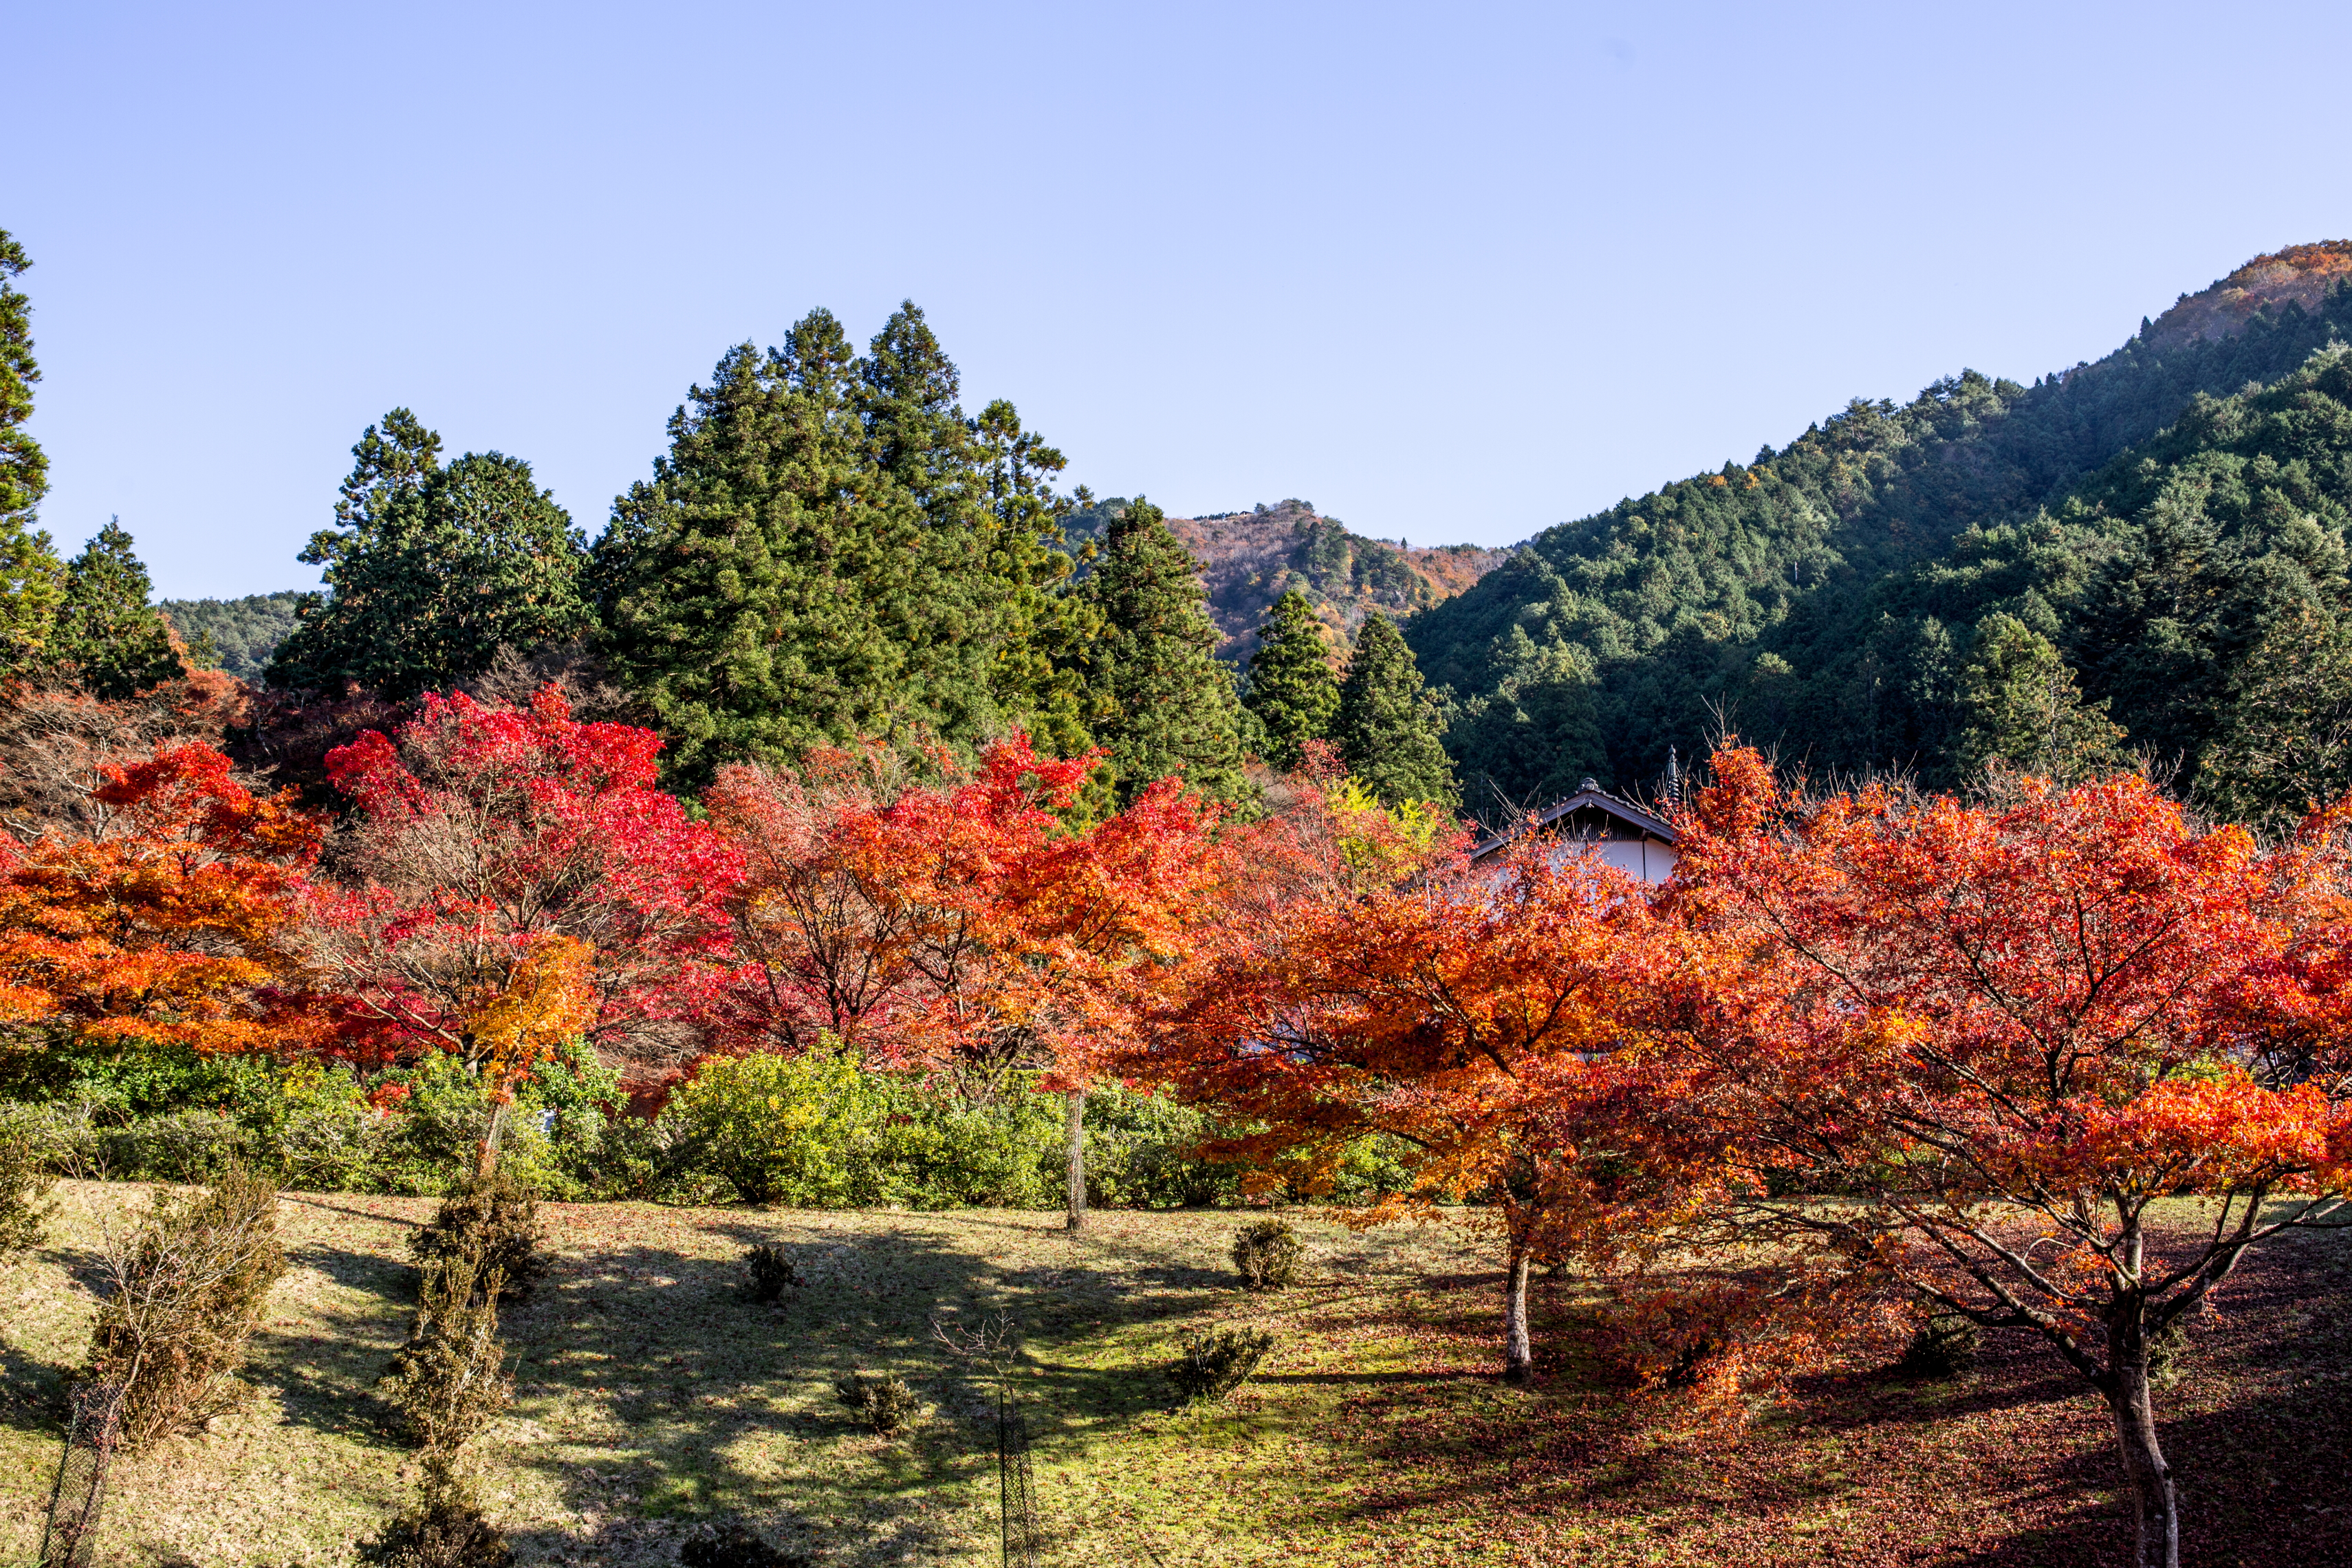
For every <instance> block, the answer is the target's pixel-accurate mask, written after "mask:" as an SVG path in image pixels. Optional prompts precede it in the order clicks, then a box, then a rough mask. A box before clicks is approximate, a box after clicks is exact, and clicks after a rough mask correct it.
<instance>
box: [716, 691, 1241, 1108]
mask: <svg viewBox="0 0 2352 1568" xmlns="http://www.w3.org/2000/svg"><path fill="white" fill-rule="evenodd" d="M1099 760H1100V757H1099V753H1090V754H1088V755H1086V756H1082V757H1076V758H1072V759H1068V760H1055V759H1052V758H1046V757H1041V756H1039V755H1038V754H1037V753H1036V752H1034V750H1033V749H1032V748H1031V746H1030V744H1029V742H1028V741H1027V740H1026V739H1025V738H1024V737H1020V736H1015V737H1013V739H1011V740H1009V741H1006V742H1001V743H1000V744H998V745H995V746H993V747H991V748H990V749H989V750H988V751H987V752H985V753H984V754H983V755H982V758H981V759H980V763H979V765H978V766H977V767H976V768H974V769H971V770H970V771H965V770H961V769H959V768H957V767H956V766H955V765H954V764H953V763H951V762H950V761H949V760H948V759H945V758H936V759H933V760H932V762H933V766H934V768H935V770H936V773H937V774H938V778H937V782H923V781H919V780H917V779H914V778H911V777H909V776H908V775H907V773H905V772H904V771H903V764H901V763H896V762H894V761H892V760H889V759H887V758H884V757H881V756H879V755H877V754H875V753H871V752H823V753H819V754H817V755H815V756H813V757H812V758H811V759H810V765H809V767H808V769H807V770H806V776H805V777H800V776H794V775H790V774H775V773H767V772H764V771H762V770H758V769H751V768H730V769H728V770H725V771H724V772H722V773H721V775H720V777H719V782H718V783H717V784H716V785H715V786H714V787H713V788H712V790H711V791H710V792H709V795H707V796H706V797H705V798H706V804H707V805H708V806H709V810H710V813H711V819H712V821H713V823H714V824H715V825H716V826H717V827H718V829H719V832H720V834H721V835H722V836H723V837H724V838H725V839H726V841H727V842H728V844H730V846H731V847H733V848H734V849H735V850H736V852H737V853H738V854H739V855H740V857H741V862H742V866H743V876H742V879H741V880H740V883H739V884H738V886H737V888H736V889H735V891H734V893H733V895H732V898H731V900H730V902H731V908H732V911H733V914H734V921H735V932H736V942H737V953H738V956H739V959H740V967H739V968H738V970H737V971H736V972H735V974H734V976H733V978H732V980H731V982H730V984H729V986H728V987H727V989H726V991H725V993H724V995H723V998H722V1006H723V1011H722V1017H723V1020H724V1022H725V1025H726V1027H727V1030H728V1032H729V1034H730V1036H731V1037H733V1038H734V1039H735V1040H736V1041H738V1042H739V1043H740V1044H743V1045H752V1044H760V1043H766V1044H771V1045H775V1046H782V1047H785V1048H788V1049H794V1050H805V1049H810V1048H813V1047H816V1046H817V1045H818V1044H819V1042H820V1041H825V1040H831V1041H835V1042H838V1043H839V1044H840V1045H841V1046H842V1047H845V1048H847V1049H850V1050H853V1051H855V1052H856V1053H858V1054H859V1055H860V1056H861V1057H863V1058H865V1059H866V1060H868V1061H871V1062H874V1063H876V1064H877V1065H881V1066H886V1067H906V1066H916V1067H936V1066H946V1067H951V1068H958V1069H959V1070H961V1069H964V1068H977V1069H979V1070H982V1071H986V1070H990V1069H992V1068H995V1069H1001V1068H1003V1067H1004V1066H1006V1065H1009V1064H1011V1063H1013V1062H1014V1061H1016V1060H1020V1061H1025V1062H1029V1063H1032V1064H1034V1063H1036V1062H1038V1061H1041V1060H1045V1061H1051V1062H1053V1063H1055V1064H1057V1065H1059V1066H1061V1067H1063V1068H1067V1069H1069V1070H1070V1071H1071V1072H1072V1074H1073V1075H1074V1076H1076V1077H1083V1076H1084V1075H1085V1072H1086V1070H1087V1065H1086V1064H1087V1063H1088V1062H1090V1061H1091V1059H1092V1056H1093V1054H1094V1052H1095V1051H1096V1049H1097V1047H1098V1045H1099V1043H1100V1042H1101V1040H1102V1039H1103V1038H1104V1037H1108V1036H1112V1035H1116V1034H1117V1033H1118V1031H1119V1029H1120V1028H1121V1027H1122V1022H1123V1020H1124V1018H1125V1017H1126V1016H1128V1014H1127V1009H1126V1007H1125V1005H1124V999H1126V998H1127V997H1128V996H1129V994H1131V992H1132V989H1133V987H1135V986H1136V985H1138V984H1148V977H1149V976H1150V974H1152V973H1156V972H1158V971H1160V970H1161V969H1163V968H1165V967H1166V966H1167V965H1169V964H1171V963H1172V962H1173V961H1174V959H1175V958H1176V956H1177V955H1178V952H1179V950H1180V949H1181V947H1182V946H1183V945H1184V943H1185V939H1186V933H1187V932H1189V931H1191V930H1192V928H1193V926H1194V925H1195V924H1197V923H1198V921H1199V918H1200V916H1201V914H1202V910H1203V908H1204V906H1203V903H1202V893H1203V891H1204V889H1206V888H1207V887H1208V886H1209V885H1210V884H1211V883H1212V882H1213V880H1214V879H1215V877H1216V875H1217V868H1218V866H1219V863H1220V861H1219V856H1218V853H1217V851H1216V848H1215V846H1214V842H1213V836H1212V830H1213V828H1214V826H1216V822H1217V817H1216V814H1215V812H1214V810H1213V808H1211V807H1209V806H1207V805H1205V804H1204V803H1202V801H1201V800H1200V799H1199V798H1198V797H1196V796H1192V795H1187V794H1185V793H1184V792H1183V790H1182V789H1181V784H1180V783H1179V781H1176V780H1172V779H1171V780H1166V781H1162V782H1161V783H1160V784H1156V785H1154V786H1153V787H1151V788H1150V789H1148V790H1146V791H1145V792H1144V794H1143V795H1141V796H1140V797H1139V798H1138V799H1137V800H1136V802H1135V803H1134V804H1133V805H1130V806H1129V808H1128V809H1127V810H1125V811H1123V812H1121V813H1119V814H1118V816H1114V817H1111V818H1110V819H1108V821H1105V822H1103V823H1100V824H1098V825H1096V826H1092V827H1087V828H1082V827H1078V826H1073V825H1072V824H1071V823H1070V822H1069V821H1068V820H1067V816H1068V815H1069V814H1070V812H1071V809H1072V807H1073V806H1074V805H1075V803H1076V798H1077V795H1078V791H1079V790H1080V788H1081V787H1082V785H1083V784H1084V783H1085V780H1086V778H1087V774H1088V773H1091V772H1092V771H1093V769H1094V768H1095V766H1096V765H1097V763H1098V762H1099Z"/></svg>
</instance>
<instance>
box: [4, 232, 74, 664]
mask: <svg viewBox="0 0 2352 1568" xmlns="http://www.w3.org/2000/svg"><path fill="white" fill-rule="evenodd" d="M31 265H32V263H31V262H30V261H27V260H26V259H25V250H24V247H22V246H20V245H18V244H17V243H16V241H15V240H14V239H11V238H10V237H8V231H7V230H6V229H5V228H0V675H23V674H26V673H27V672H29V671H30V670H32V669H33V668H36V667H37V664H38V662H39V660H40V659H41V658H42V656H43V651H44V650H45V649H46V647H47V644H48V638H49V627H50V624H51V622H52V621H53V620H54V618H55V617H56V615H57V609H58V580H59V579H60V578H61V577H62V576H63V575H64V573H65V569H64V568H63V567H62V566H60V565H59V564H58V554H57V552H56V550H54V549H53V548H51V546H50V544H49V536H48V535H47V534H46V533H43V532H41V531H39V530H38V529H37V528H35V527H34V526H33V525H34V522H35V521H36V519H37V515H38V514H37V512H36V511H35V510H34V509H35V508H37V507H38V506H39V505H40V501H41V498H42V497H43V496H44V495H47V493H48V489H49V459H48V457H47V454H45V453H44V452H43V451H42V450H41V444H40V443H39V442H38V441H36V440H34V439H33V437H32V436H31V435H30V434H28V433H27V432H26V429H25V421H26V419H27V418H28V417H30V416H31V415H32V412H33V383H35V382H37V381H38V380H40V379H41V368H40V366H39V365H37V364H36V363H34V361H33V331H32V306H31V304H30V303H29V302H28V301H27V300H26V298H25V296H24V295H23V294H22V293H20V292H18V291H17V290H16V289H14V288H12V287H10V282H11V280H12V279H16V278H17V277H19V276H21V275H22V274H23V273H24V270H25V269H26V268H28V267H30V266H31Z"/></svg>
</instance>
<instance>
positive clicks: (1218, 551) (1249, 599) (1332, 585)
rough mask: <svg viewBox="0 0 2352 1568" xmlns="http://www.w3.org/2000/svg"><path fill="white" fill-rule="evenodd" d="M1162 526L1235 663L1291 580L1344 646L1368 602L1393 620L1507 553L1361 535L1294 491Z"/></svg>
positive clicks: (1100, 520)
mask: <svg viewBox="0 0 2352 1568" xmlns="http://www.w3.org/2000/svg"><path fill="white" fill-rule="evenodd" d="M1125 504H1126V503H1125V501H1124V500H1106V501H1103V502H1100V503H1098V504H1097V506H1095V507H1093V508H1091V509H1089V510H1087V512H1083V513H1081V514H1079V516H1078V517H1076V518H1075V519H1073V520H1072V526H1071V527H1070V529H1069V530H1068V531H1069V534H1070V537H1071V542H1072V543H1073V544H1077V543H1082V542H1085V541H1086V540H1087V539H1088V538H1091V537H1093V536H1094V535H1095V534H1096V533H1097V532H1098V531H1100V530H1101V529H1102V528H1103V527H1104V526H1107V525H1108V522H1109V521H1110V519H1111V518H1112V517H1114V516H1116V515H1118V509H1120V508H1121V507H1123V506H1124V505H1125ZM1168 528H1169V531H1170V532H1171V533H1173V534H1175V536H1176V537H1177V538H1178V539H1179V540H1181V542H1183V545H1184V548H1185V549H1187V550H1189V551H1191V552H1192V558H1193V560H1195V561H1196V562H1198V563H1200V568H1201V581H1202V585H1203V586H1204V587H1205V588H1206V589H1207V590H1208V595H1209V614H1210V616H1211V617H1212V618H1213V620H1214V621H1215V622H1216V624H1217V629H1218V630H1219V631H1221V632H1223V633H1224V638H1225V640H1224V641H1223V644H1221V645H1220V646H1219V647H1218V649H1217V653H1218V657H1219V658H1224V659H1228V660H1231V661H1234V662H1235V663H1238V662H1240V661H1242V660H1244V659H1246V658H1249V656H1250V655H1251V654H1252V653H1253V652H1255V651H1256V648H1257V628H1258V626H1260V625H1261V624H1262V623H1263V622H1264V621H1265V616H1266V612H1267V610H1268V609H1270V608H1271V607H1272V606H1273V605H1274V602H1275V601H1276V599H1278V598H1280V597H1281V596H1282V595H1283V594H1284V593H1285V592H1286V591H1287V590H1289V589H1291V588H1297V589H1298V590H1299V591H1300V592H1301V593H1303V594H1305V595H1307V598H1308V599H1309V600H1310V601H1312V602H1313V603H1314V605H1315V607H1316V610H1317V613H1318V615H1320V616H1321V617H1322V620H1323V624H1324V625H1325V626H1328V627H1329V628H1330V629H1331V633H1332V646H1333V647H1334V649H1335V651H1344V650H1345V649H1346V648H1347V647H1349V645H1350V644H1351V643H1353V642H1354V640H1355V636H1356V633H1357V631H1358V630H1359V629H1360V627H1361V626H1363V624H1364V619H1365V617H1366V616H1370V614H1371V613H1372V612H1373V611H1374V610H1380V611H1383V612H1385V613H1386V614H1387V615H1388V616H1390V617H1391V619H1397V620H1401V619H1402V618H1403V617H1404V616H1408V615H1410V614H1412V612H1413V611H1415V610H1418V609H1420V608H1422V607H1423V606H1424V605H1433V604H1436V603H1437V602H1438V601H1440V600H1442V599H1450V598H1452V597H1453V596H1454V595H1456V594H1459V593H1461V592H1462V591H1463V590H1464V589H1465V588H1467V587H1469V586H1470V585H1471V584H1474V583H1475V582H1476V581H1478V579H1479V578H1481V577H1483V576H1485V575H1486V574H1487V573H1489V572H1491V571H1493V570H1494V569H1495V568H1496V566H1498V565H1500V564H1501V563H1502V562H1503V559H1504V557H1505V556H1507V555H1508V554H1509V553H1510V552H1509V551H1507V550H1489V549H1486V548H1485V547H1483V546H1480V545H1475V544H1444V545H1438V546H1435V547H1429V546H1425V545H1415V544H1412V542H1410V541H1407V540H1386V539H1368V538H1366V537H1364V536H1363V535H1361V534H1358V533H1351V532H1349V531H1348V529H1347V527H1346V525H1345V524H1343V523H1341V522H1340V521H1339V519H1338V518H1334V517H1325V516H1323V515H1322V514H1321V513H1319V512H1318V511H1317V510H1315V508H1314V506H1313V504H1312V503H1311V502H1307V501H1303V500H1286V501H1283V502H1281V503H1280V504H1278V505H1275V506H1259V507H1257V508H1255V509H1254V510H1249V511H1228V512H1214V513H1211V514H1209V515H1207V516H1204V517H1171V518H1170V519H1169V520H1168Z"/></svg>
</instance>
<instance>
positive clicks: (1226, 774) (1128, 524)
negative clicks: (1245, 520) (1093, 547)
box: [1079, 498, 1243, 807]
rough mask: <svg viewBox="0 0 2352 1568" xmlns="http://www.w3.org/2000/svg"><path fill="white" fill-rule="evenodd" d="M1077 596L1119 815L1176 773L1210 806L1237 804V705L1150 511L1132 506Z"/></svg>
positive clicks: (1187, 581) (1183, 574)
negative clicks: (1091, 629) (1095, 621)
mask: <svg viewBox="0 0 2352 1568" xmlns="http://www.w3.org/2000/svg"><path fill="white" fill-rule="evenodd" d="M1079 593H1080V594H1081V595H1083V596H1084V597H1085V598H1086V599H1087V600H1088V601H1089V602H1090V603H1091V604H1092V605H1094V606H1095V608H1096V609H1097V610H1098V611H1099V612H1100V613H1101V616H1102V622H1103V629H1102V632H1101V635H1100V636H1099V637H1097V639H1096V640H1095V641H1094V642H1093V643H1092V644H1091V645H1090V646H1089V647H1087V648H1085V649H1084V650H1082V651H1081V653H1080V655H1079V658H1080V660H1081V664H1082V668H1084V670H1085V672H1086V676H1087V685H1088V686H1089V688H1090V689H1091V690H1092V691H1093V693H1094V695H1095V697H1096V698H1097V700H1098V701H1099V702H1100V703H1101V705H1102V707H1103V709H1104V712H1103V713H1102V716H1101V717H1100V718H1099V719H1097V721H1096V727H1095V738H1096V740H1097V741H1098V742H1100V743H1101V744H1103V745H1104V746H1106V747H1108V749H1109V751H1110V771H1111V773H1112V774H1113V781H1114V783H1115V784H1116V787H1117V790H1118V803H1119V805H1121V806H1122V807H1124V806H1126V805H1130V804H1132V803H1133V802H1134V800H1135V799H1136V797H1137V796H1138V795H1141V794H1142V793H1143V790H1144V789H1145V787H1146V786H1148V785H1149V784H1151V783H1152V782H1153V781H1155V780H1157V779H1162V778H1166V777H1168V776H1170V775H1171V774H1174V773H1181V774H1183V776H1184V782H1185V784H1187V785H1188V786H1189V787H1191V788H1192V789H1195V790H1198V791H1200V792H1201V793H1202V794H1203V795H1207V796H1209V797H1210V798H1211V799H1213V800H1225V801H1230V800H1234V799H1235V798H1237V797H1238V796H1239V795H1240V794H1241V792H1242V788H1243V784H1242V771H1241V770H1242V751H1241V740H1240V735H1239V727H1238V722H1237V721H1238V719H1239V717H1240V711H1241V704H1240V702H1239V701H1238V700H1236V699H1235V697H1234V681H1233V677H1232V675H1231V674H1230V673H1229V672H1228V671H1227V670H1226V668H1225V667H1224V666H1223V665H1222V664H1219V663H1218V662H1217V658H1216V647H1217V628H1216V626H1214V625H1213V624H1212V623H1211V622H1210V620H1209V612H1208V608H1207V602H1206V600H1205V598H1204V597H1203V595H1202V588H1201V579H1200V576H1199V574H1198V573H1196V572H1195V571H1194V569H1193V564H1192V556H1191V555H1190V554H1188V553H1187V552H1185V549H1184V547H1183V546H1182V545H1181V544H1180V543H1178V542H1177V541H1176V536H1175V535H1174V534H1172V533H1171V532H1169V531H1168V524H1167V521H1166V519H1165V516H1164V514H1163V513H1161V511H1160V509H1159V508H1158V507H1156V506H1153V505H1152V504H1151V503H1150V501H1147V500H1142V499H1140V498H1138V499H1137V500H1135V501H1133V502H1132V503H1131V504H1129V507H1128V509H1127V511H1126V513H1125V515H1123V516H1121V517H1120V518H1118V520H1117V521H1114V522H1112V524H1111V525H1110V528H1109V530H1108V531H1107V532H1106V533H1105V535H1104V538H1103V552H1102V555H1101V558H1100V559H1099V560H1098V561H1097V563H1096V564H1095V569H1094V572H1093V573H1092V574H1090V575H1089V576H1088V577H1087V580H1086V582H1085V583H1083V584H1080V587H1079Z"/></svg>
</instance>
